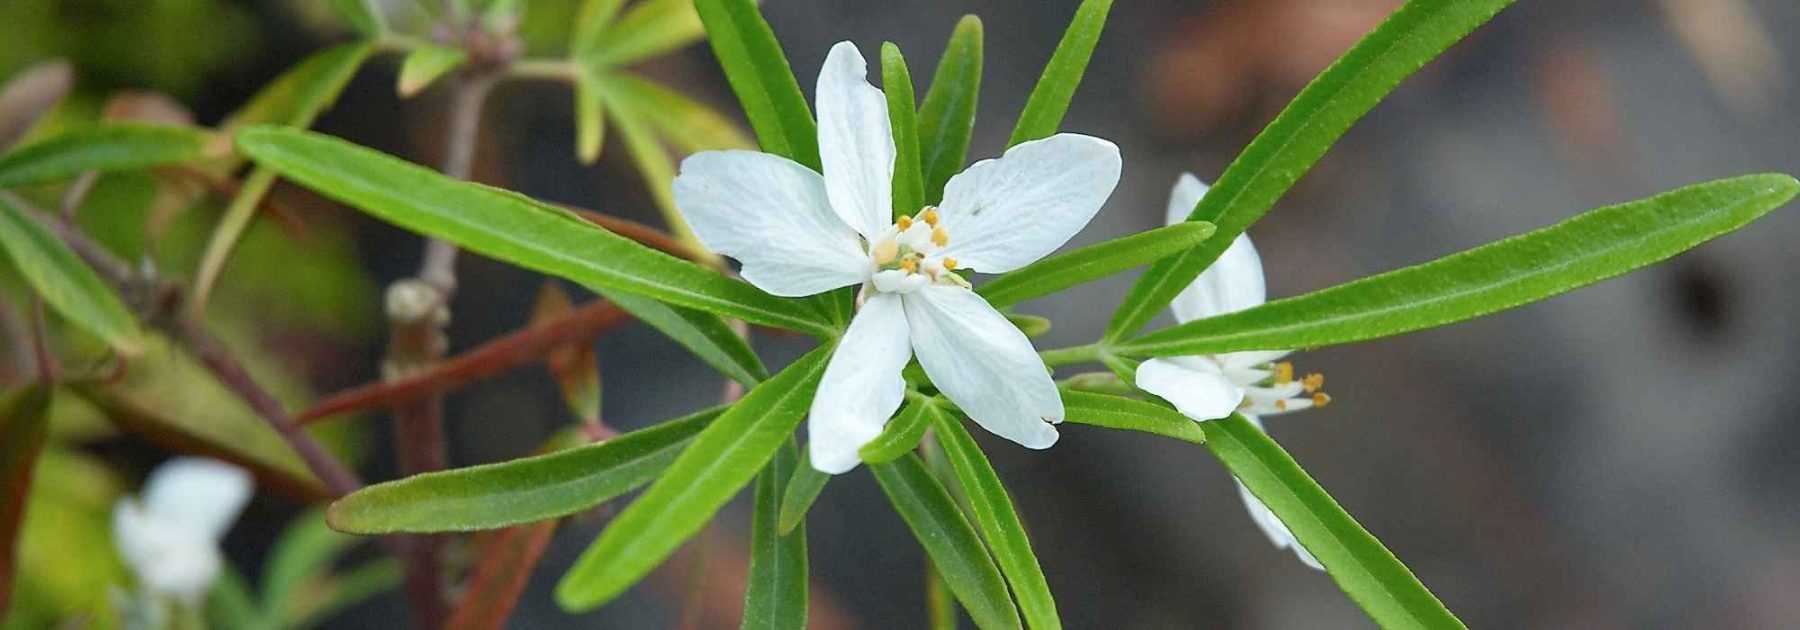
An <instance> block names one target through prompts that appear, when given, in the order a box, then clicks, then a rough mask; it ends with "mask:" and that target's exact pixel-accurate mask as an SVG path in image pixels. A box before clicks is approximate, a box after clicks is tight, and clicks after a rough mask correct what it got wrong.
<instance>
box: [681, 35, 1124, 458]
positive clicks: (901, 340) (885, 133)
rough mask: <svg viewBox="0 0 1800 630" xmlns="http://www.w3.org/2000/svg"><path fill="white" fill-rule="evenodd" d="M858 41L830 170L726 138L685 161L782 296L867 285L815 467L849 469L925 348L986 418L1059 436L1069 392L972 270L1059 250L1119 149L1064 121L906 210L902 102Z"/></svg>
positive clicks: (685, 206)
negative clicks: (899, 208)
mask: <svg viewBox="0 0 1800 630" xmlns="http://www.w3.org/2000/svg"><path fill="white" fill-rule="evenodd" d="M867 73H868V70H867V63H866V62H865V61H864V59H863V56H862V53H861V52H860V51H858V50H857V48H856V46H855V45H854V44H851V43H850V42H840V43H838V44H837V45H836V46H833V47H832V49H831V52H830V54H828V55H827V56H826V59H825V66H824V68H823V69H822V70H820V72H819V82H818V90H817V93H816V98H815V101H816V108H817V109H818V116H819V155H820V158H821V161H822V162H823V164H824V175H823V176H821V175H820V174H819V173H815V172H813V171H812V170H811V169H808V168H806V167H805V166H802V165H800V164H798V163H795V162H793V161H791V160H788V159H786V158H782V157H779V156H775V155H770V154H766V153H758V152H753V151H713V152H706V153H700V154H697V155H694V156H692V157H689V158H688V159H687V160H685V161H683V162H682V164H681V175H680V176H679V177H676V179H675V202H676V205H677V206H679V207H680V208H681V212H682V214H683V216H685V217H686V218H687V221H688V223H689V224H690V225H691V226H693V228H694V233H695V234H696V235H697V236H699V238H700V241H701V242H702V243H704V244H705V245H706V246H707V247H708V248H711V249H712V250H714V251H717V252H720V253H723V254H726V255H728V256H731V257H732V258H736V259H737V260H738V261H739V262H741V263H743V271H742V273H743V277H744V279H745V280H748V281H749V282H750V283H751V284H754V285H756V286H757V287H758V288H761V289H762V290H764V291H767V292H769V293H771V294H774V295H780V296H789V297H794V296H803V295H812V294H815V293H819V292H822V291H828V290H831V289H835V288H838V287H843V286H849V285H861V286H862V287H863V293H862V299H861V300H860V301H861V302H862V307H861V310H860V311H858V312H857V314H856V317H855V318H854V319H853V320H852V321H851V323H850V328H849V330H848V331H846V332H845V333H844V337H843V339H842V340H841V341H840V342H839V344H838V348H837V351H836V353H835V354H834V355H833V356H832V357H831V363H830V364H829V365H827V366H826V368H825V376H824V379H823V380H822V381H821V382H820V384H819V390H818V394H817V396H815V397H814V399H813V405H812V412H811V415H810V418H809V420H808V423H809V424H808V427H809V429H808V431H809V433H810V435H811V436H812V441H811V442H810V446H809V448H810V453H811V459H812V465H813V466H814V467H815V468H817V469H819V470H821V471H825V472H829V473H834V474H835V473H842V472H845V471H848V470H850V469H852V468H855V467H856V465H857V463H859V458H858V457H857V449H859V448H861V447H862V445H864V444H866V443H868V442H869V441H870V440H873V439H875V437H876V436H877V435H879V434H880V433H881V428H882V425H883V424H884V423H885V422H887V419H888V417H889V416H891V415H893V413H894V411H895V410H896V409H898V408H899V406H900V402H901V399H902V397H903V394H904V392H905V382H904V381H903V380H902V379H901V377H900V370H901V368H903V367H905V365H906V363H907V361H908V360H909V359H911V358H912V357H913V355H914V354H917V356H918V358H919V363H920V365H922V366H923V367H924V368H925V372H926V373H927V374H929V375H930V376H931V380H932V382H933V383H934V384H936V385H937V387H938V389H939V390H940V391H942V392H943V393H944V395H945V396H948V397H949V398H950V400H951V401H952V402H955V403H956V405H957V406H958V407H960V408H961V409H962V410H963V412H965V413H967V414H968V415H969V417H970V418H971V419H973V420H975V422H976V423H978V424H980V425H981V426H982V427H985V428H986V429H987V430H989V431H992V432H994V433H995V434H997V435H1000V436H1001V437H1005V438H1006V439H1009V440H1012V441H1014V442H1018V443H1019V444H1022V445H1024V446H1026V447H1028V448H1039V449H1041V448H1048V447H1050V445H1052V444H1054V443H1056V438H1057V433H1056V429H1055V428H1054V427H1052V426H1051V424H1053V423H1057V422H1061V421H1062V419H1063V406H1062V399H1061V397H1059V396H1058V394H1057V391H1056V385H1055V383H1054V382H1052V381H1051V379H1050V375H1049V371H1048V370H1047V369H1045V367H1044V363H1043V361H1042V360H1040V359H1039V358H1038V355H1037V352H1036V351H1035V350H1034V349H1033V348H1032V346H1031V341H1030V340H1028V339H1026V337H1025V335H1024V334H1022V333H1020V332H1019V330H1018V329H1017V328H1015V327H1013V325H1012V324H1011V323H1010V322H1008V321H1007V320H1006V318H1005V317H1004V316H1002V315H1001V314H1000V313H999V312H998V311H996V310H994V308H993V307H992V306H990V305H989V304H988V303H987V301H986V300H983V299H982V298H981V297H980V296H978V295H976V294H975V292H974V291H971V290H970V289H969V284H968V282H967V281H966V280H964V279H963V278H962V276H960V275H958V274H956V273H954V271H955V270H958V269H968V270H972V271H980V272H984V273H1000V272H1005V271H1010V270H1013V269H1017V268H1019V267H1022V266H1024V265H1026V264H1029V263H1031V262H1033V261H1036V260H1037V259H1039V258H1042V257H1044V256H1045V255H1046V254H1049V253H1050V252H1051V251H1054V250H1055V249H1056V248H1057V247H1060V246H1061V245H1062V244H1063V243H1065V242H1068V240H1069V238H1070V237H1072V236H1074V235H1075V233H1076V232H1078V231H1080V230H1081V228H1082V226H1085V225H1087V223H1088V221H1089V220H1090V219H1092V218H1093V216H1094V213H1096V212H1098V211H1099V209H1100V206H1101V204H1103V203H1105V201H1106V198H1107V197H1108V196H1110V195H1111V194H1112V190H1113V187H1114V186H1116V185H1117V184H1118V182H1119V168H1120V160H1119V149H1118V147H1116V146H1113V144H1112V143H1110V142H1107V141H1105V140H1101V139H1099V138H1093V137H1089V136H1082V135H1075V134H1058V135H1055V136H1051V137H1049V138H1044V139H1042V140H1036V141H1032V142H1025V143H1021V144H1019V145H1018V146H1015V147H1013V148H1011V149H1009V150H1007V152H1006V154H1005V155H1003V156H1001V157H999V158H997V159H991V160H982V161H980V162H976V163H975V164H973V165H971V166H970V167H969V168H968V169H967V170H965V171H963V172H962V173H960V174H958V175H956V176H955V177H952V178H951V179H950V181H949V183H948V184H947V185H946V186H945V189H944V201H943V203H942V204H940V205H939V206H938V207H935V208H934V207H929V206H927V207H925V208H920V209H918V211H917V212H916V213H915V214H913V215H908V216H903V217H901V218H900V220H899V221H894V220H893V216H894V207H893V195H892V192H893V191H892V180H893V177H894V138H893V134H892V132H891V128H890V126H889V121H888V109H887V99H886V98H885V97H884V96H883V95H882V93H881V90H878V89H876V88H875V87H874V86H872V85H869V82H868V80H867Z"/></svg>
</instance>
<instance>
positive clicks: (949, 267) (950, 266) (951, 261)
mask: <svg viewBox="0 0 1800 630" xmlns="http://www.w3.org/2000/svg"><path fill="white" fill-rule="evenodd" d="M955 270H956V259H955V258H951V257H949V256H945V257H944V271H955Z"/></svg>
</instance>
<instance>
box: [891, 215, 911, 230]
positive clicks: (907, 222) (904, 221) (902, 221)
mask: <svg viewBox="0 0 1800 630" xmlns="http://www.w3.org/2000/svg"><path fill="white" fill-rule="evenodd" d="M894 227H897V228H900V231H902V232H905V231H906V228H909V227H912V215H909V214H903V215H900V218H899V219H896V220H895V221H894Z"/></svg>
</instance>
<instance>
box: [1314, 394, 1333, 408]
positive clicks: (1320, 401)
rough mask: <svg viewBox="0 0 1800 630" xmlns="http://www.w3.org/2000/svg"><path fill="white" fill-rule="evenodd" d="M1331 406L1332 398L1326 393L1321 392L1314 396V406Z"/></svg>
mask: <svg viewBox="0 0 1800 630" xmlns="http://www.w3.org/2000/svg"><path fill="white" fill-rule="evenodd" d="M1329 404H1331V397H1330V396H1326V395H1325V392H1319V393H1317V394H1313V406H1314V407H1323V406H1325V405H1329Z"/></svg>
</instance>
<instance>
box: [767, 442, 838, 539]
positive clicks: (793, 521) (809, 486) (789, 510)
mask: <svg viewBox="0 0 1800 630" xmlns="http://www.w3.org/2000/svg"><path fill="white" fill-rule="evenodd" d="M831 477H832V475H831V474H829V473H823V472H819V469H817V468H813V466H812V461H811V460H810V459H809V458H808V457H807V455H806V452H805V451H801V452H800V464H799V465H798V466H795V467H794V476H793V477H792V478H790V479H788V482H787V489H786V490H784V491H783V492H782V495H781V514H780V517H779V518H778V519H777V522H776V526H777V527H776V531H778V532H780V533H781V535H783V536H786V535H788V533H790V532H792V531H794V528H796V527H799V526H800V524H801V523H803V522H805V521H806V512H807V510H810V509H812V504H813V502H814V501H817V500H818V499H819V492H820V491H822V490H824V489H825V482H827V481H831Z"/></svg>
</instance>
